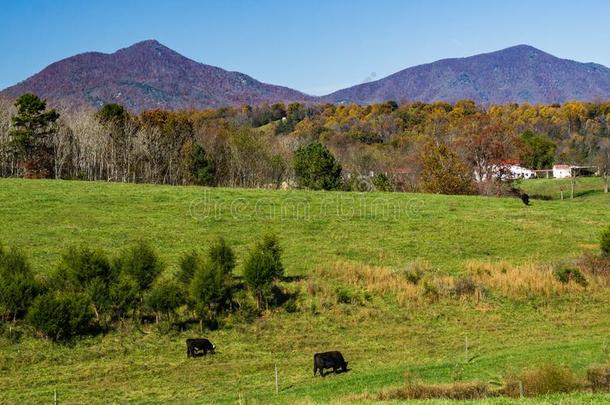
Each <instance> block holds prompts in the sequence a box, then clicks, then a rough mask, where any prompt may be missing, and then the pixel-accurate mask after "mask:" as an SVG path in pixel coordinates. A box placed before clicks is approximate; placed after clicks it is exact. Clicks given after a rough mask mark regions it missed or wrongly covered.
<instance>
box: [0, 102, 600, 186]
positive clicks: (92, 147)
mask: <svg viewBox="0 0 610 405" xmlns="http://www.w3.org/2000/svg"><path fill="white" fill-rule="evenodd" d="M509 160H519V161H520V162H521V164H522V165H523V166H526V167H528V168H532V169H549V168H551V167H552V165H553V164H554V163H567V164H579V165H594V166H597V167H598V168H599V169H600V173H601V174H602V175H603V176H604V177H605V178H606V184H607V179H608V174H609V172H610V103H582V102H568V103H565V104H562V105H558V104H553V105H528V104H521V105H519V104H506V105H498V106H489V107H483V106H481V105H477V104H476V103H474V102H472V101H469V100H463V101H458V102H456V103H453V104H450V103H444V102H436V103H406V104H402V105H398V104H396V103H394V102H386V103H380V104H373V105H367V106H360V105H331V104H326V105H305V104H299V103H293V104H289V105H284V104H273V105H261V106H254V107H252V106H242V107H235V108H229V107H227V108H220V109H215V110H204V111H163V110H151V111H144V112H142V113H140V114H132V113H129V112H128V111H126V110H125V109H124V108H123V107H121V106H120V105H117V104H107V105H104V106H103V107H101V108H100V109H99V110H93V109H80V110H74V109H72V110H70V109H57V110H55V109H48V108H47V105H46V103H45V102H44V100H40V99H39V98H38V97H36V96H35V95H32V94H24V95H23V96H21V97H19V98H18V99H17V100H16V101H14V102H13V101H9V100H0V175H2V176H4V177H11V176H24V177H42V178H63V179H82V180H105V181H117V182H144V183H161V184H201V185H206V186H228V187H270V188H279V187H281V186H283V185H284V186H287V185H288V186H291V187H295V186H297V187H306V188H313V189H343V190H357V191H366V190H383V191H427V192H441V193H483V194H489V193H494V192H497V191H498V188H499V187H500V185H499V184H498V182H499V180H500V177H502V176H498V174H497V172H498V171H497V167H498V166H500V165H501V164H502V162H506V161H509ZM320 176H322V177H320ZM313 178H317V179H318V180H315V181H312V180H311V179H313ZM475 179H487V181H486V182H482V183H481V182H475V181H474V180H475ZM452 181H453V183H452ZM456 184H457V186H456Z"/></svg>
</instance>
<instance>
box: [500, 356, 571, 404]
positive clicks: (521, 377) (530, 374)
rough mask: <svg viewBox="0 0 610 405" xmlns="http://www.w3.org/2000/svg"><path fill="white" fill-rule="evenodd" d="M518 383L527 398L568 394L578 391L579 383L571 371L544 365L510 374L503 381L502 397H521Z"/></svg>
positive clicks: (554, 365) (557, 366)
mask: <svg viewBox="0 0 610 405" xmlns="http://www.w3.org/2000/svg"><path fill="white" fill-rule="evenodd" d="M519 383H522V384H523V394H524V395H525V396H528V397H533V396H538V395H545V394H552V393H558V392H570V391H574V390H576V389H578V388H579V387H580V383H579V381H578V378H577V377H576V376H575V375H574V373H573V372H572V370H570V369H569V368H568V367H566V366H559V365H556V364H545V365H543V366H541V367H537V368H531V369H527V370H524V371H522V372H521V373H517V374H510V375H508V376H507V377H506V378H505V379H504V387H503V388H502V389H501V390H500V392H501V393H502V394H503V395H507V396H510V397H514V398H517V397H519V396H520V395H521V392H520V387H519Z"/></svg>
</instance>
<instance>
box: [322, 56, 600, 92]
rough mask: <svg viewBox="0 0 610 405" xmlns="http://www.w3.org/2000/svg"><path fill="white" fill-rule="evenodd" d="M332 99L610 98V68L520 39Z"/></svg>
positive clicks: (409, 71)
mask: <svg viewBox="0 0 610 405" xmlns="http://www.w3.org/2000/svg"><path fill="white" fill-rule="evenodd" d="M324 99H325V100H326V101H329V102H338V101H341V102H348V103H349V102H353V103H360V104H368V103H374V102H382V101H386V100H395V101H398V102H403V101H423V102H433V101H448V102H454V101H457V100H460V99H472V100H474V101H477V102H479V103H485V104H488V103H493V104H501V103H508V102H517V103H523V102H527V103H532V104H535V103H562V102H565V101H569V100H582V101H592V100H602V99H605V100H607V99H610V69H608V68H606V67H604V66H602V65H597V64H592V63H580V62H575V61H572V60H568V59H560V58H558V57H556V56H553V55H551V54H548V53H546V52H544V51H542V50H540V49H537V48H535V47H533V46H531V45H527V44H520V45H515V46H511V47H509V48H505V49H501V50H498V51H494V52H489V53H483V54H479V55H474V56H469V57H464V58H453V59H442V60H439V61H437V62H433V63H428V64H425V65H419V66H414V67H412V68H407V69H404V70H401V71H399V72H396V73H394V74H392V75H390V76H388V77H385V78H382V79H379V80H377V81H374V82H368V83H364V84H360V85H356V86H353V87H350V88H347V89H343V90H339V91H337V92H335V93H332V94H330V95H328V96H325V97H324Z"/></svg>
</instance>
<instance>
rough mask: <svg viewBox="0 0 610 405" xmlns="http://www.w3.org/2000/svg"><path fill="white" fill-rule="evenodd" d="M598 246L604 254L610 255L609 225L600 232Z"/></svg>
mask: <svg viewBox="0 0 610 405" xmlns="http://www.w3.org/2000/svg"><path fill="white" fill-rule="evenodd" d="M600 248H601V250H602V254H603V255H604V256H606V257H610V226H608V228H606V230H604V231H603V232H602V237H601V241H600Z"/></svg>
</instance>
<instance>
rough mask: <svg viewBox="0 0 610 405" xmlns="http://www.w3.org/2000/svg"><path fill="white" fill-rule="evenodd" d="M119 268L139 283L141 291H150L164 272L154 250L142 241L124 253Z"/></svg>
mask: <svg viewBox="0 0 610 405" xmlns="http://www.w3.org/2000/svg"><path fill="white" fill-rule="evenodd" d="M117 268H118V269H119V270H120V271H121V272H122V273H125V274H128V275H130V276H132V277H133V278H134V279H135V280H136V281H137V282H138V285H139V287H140V290H148V289H149V288H150V286H151V285H152V283H153V282H154V281H155V279H156V278H157V276H158V275H159V274H160V273H161V272H162V271H163V264H162V263H161V261H160V260H159V257H158V256H157V253H156V252H155V251H154V249H153V248H152V247H150V246H149V245H148V244H147V243H146V242H144V241H140V242H138V243H137V244H136V245H134V246H132V247H131V248H128V249H126V250H124V251H123V253H122V254H121V256H120V257H119V259H118V261H117Z"/></svg>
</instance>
